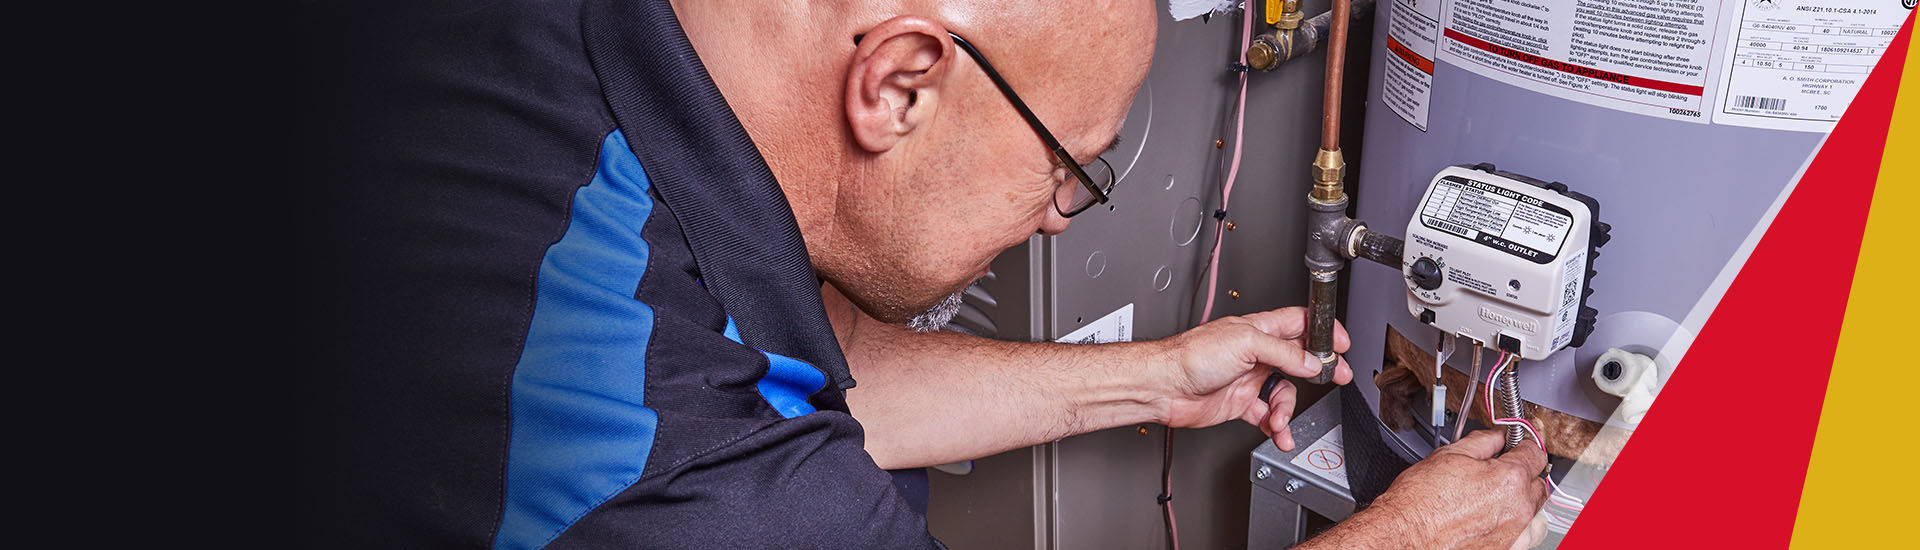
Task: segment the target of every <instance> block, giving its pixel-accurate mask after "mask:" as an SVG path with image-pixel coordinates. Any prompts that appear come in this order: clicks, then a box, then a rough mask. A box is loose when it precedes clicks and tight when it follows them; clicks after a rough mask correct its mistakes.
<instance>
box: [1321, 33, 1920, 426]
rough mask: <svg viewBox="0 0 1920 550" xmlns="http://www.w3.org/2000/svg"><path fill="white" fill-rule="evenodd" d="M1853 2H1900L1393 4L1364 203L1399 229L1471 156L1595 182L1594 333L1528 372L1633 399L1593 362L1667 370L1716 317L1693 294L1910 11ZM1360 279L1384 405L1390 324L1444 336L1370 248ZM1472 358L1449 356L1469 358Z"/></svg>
mask: <svg viewBox="0 0 1920 550" xmlns="http://www.w3.org/2000/svg"><path fill="white" fill-rule="evenodd" d="M1801 4H1805V5H1806V6H1809V7H1815V8H1818V9H1799V7H1800V5H1801ZM1853 4H1861V5H1863V6H1866V5H1872V6H1878V7H1880V8H1885V7H1886V5H1887V4H1890V3H1888V2H1867V1H1837V2H1836V1H1825V2H1812V1H1811V0H1777V1H1769V2H1751V1H1741V0H1725V1H1716V0H1699V1H1696V2H1678V3H1621V2H1613V3H1593V2H1587V1H1580V0H1540V1H1536V2H1524V3H1522V2H1505V1H1498V0H1391V1H1386V2H1382V3H1381V4H1380V5H1379V8H1378V10H1379V11H1378V16H1377V17H1376V18H1375V32H1374V33H1373V41H1374V42H1373V48H1372V51H1373V52H1375V55H1374V56H1373V58H1372V59H1371V62H1370V70H1371V71H1372V73H1371V74H1372V78H1370V79H1369V84H1368V88H1369V89H1368V91H1367V109H1366V112H1367V115H1366V123H1365V124H1366V126H1365V133H1364V144H1362V147H1363V148H1362V151H1363V152H1364V153H1365V156H1364V159H1363V161H1362V162H1363V164H1362V165H1361V166H1360V167H1359V170H1358V175H1359V177H1358V181H1357V182H1354V183H1353V184H1352V189H1353V190H1354V194H1355V196H1356V202H1357V205H1356V206H1357V209H1358V212H1357V215H1356V217H1357V218H1359V219H1362V220H1366V221H1367V222H1368V223H1369V224H1370V225H1371V226H1372V227H1374V228H1398V227H1405V224H1406V223H1407V221H1408V220H1409V219H1410V217H1411V216H1412V215H1413V214H1414V209H1415V205H1416V203H1418V201H1419V200H1420V198H1421V195H1422V193H1423V192H1424V191H1425V190H1426V189H1427V187H1428V185H1429V183H1430V182H1431V181H1433V180H1434V178H1435V175H1436V174H1437V173H1439V172H1440V171H1441V170H1443V169H1445V168H1447V167H1449V166H1455V165H1474V164H1479V163H1493V164H1494V165H1497V166H1498V167H1499V168H1500V169H1501V170H1506V171H1512V172H1516V173H1521V174H1526V175H1528V176H1531V177H1533V178H1537V179H1540V180H1545V181H1553V182H1560V183H1564V184H1565V185H1566V186H1567V187H1568V188H1570V189H1573V190H1576V191H1578V192H1580V193H1584V194H1586V195H1588V196H1591V197H1593V198H1594V199H1596V200H1597V202H1598V203H1599V205H1600V209H1599V210H1600V218H1601V221H1604V222H1606V223H1609V224H1611V225H1612V241H1611V243H1609V244H1608V245H1607V246H1606V248H1604V249H1603V251H1602V253H1601V254H1600V255H1599V257H1598V258H1596V260H1595V262H1594V266H1593V267H1594V270H1595V272H1596V273H1597V274H1598V275H1597V277H1595V278H1594V280H1592V281H1591V287H1592V288H1593V289H1594V290H1595V292H1594V294H1593V296H1592V297H1591V299H1590V300H1589V305H1591V306H1592V307H1594V308H1596V309H1597V310H1598V311H1599V318H1598V322H1597V323H1596V326H1595V329H1594V332H1593V333H1592V335H1591V337H1590V338H1588V339H1587V341H1586V345H1585V346H1582V347H1581V348H1578V349H1575V348H1568V349H1564V350H1561V351H1559V352H1557V353H1554V354H1553V355H1551V356H1549V357H1548V358H1547V359H1545V360H1542V361H1537V362H1525V363H1522V364H1521V366H1520V367H1519V368H1520V371H1519V373H1520V380H1521V383H1520V387H1521V392H1520V393H1521V395H1522V396H1523V397H1524V398H1525V399H1526V400H1528V401H1532V402H1534V403H1537V404H1539V405H1542V406H1545V407H1548V408H1552V409H1556V410H1559V411H1561V412H1565V413H1568V414H1572V415H1574V416H1578V417H1581V418H1586V419H1589V420H1594V421H1600V422H1604V421H1606V420H1607V418H1608V417H1609V415H1610V414H1611V413H1612V412H1613V410H1614V409H1615V407H1617V406H1618V404H1619V403H1620V398H1618V397H1615V396H1613V395H1610V394H1607V393H1605V392H1602V391H1600V389H1598V388H1597V387H1595V384H1594V378H1593V377H1592V369H1593V368H1594V365H1593V362H1594V361H1593V360H1594V359H1595V358H1596V357H1598V356H1599V355H1600V354H1601V353H1604V352H1605V351H1607V349H1609V348H1622V349H1629V350H1638V351H1639V352H1641V353H1647V354H1649V355H1657V356H1659V357H1656V358H1657V359H1659V360H1660V361H1662V362H1663V364H1662V366H1661V368H1662V369H1665V370H1670V369H1671V368H1672V366H1673V365H1672V362H1673V361H1674V359H1676V357H1677V355H1676V354H1674V353H1672V352H1673V351H1674V349H1673V348H1671V347H1669V349H1667V353H1665V354H1662V353H1661V352H1660V350H1661V348H1663V347H1667V346H1666V344H1667V343H1668V340H1669V339H1672V338H1685V335H1686V334H1689V333H1690V332H1689V331H1697V329H1698V326H1697V325H1698V324H1699V323H1701V322H1704V320H1705V319H1704V315H1699V314H1697V313H1696V307H1704V308H1706V309H1702V310H1701V311H1710V306H1711V302H1712V300H1713V299H1717V298H1710V299H1709V300H1707V301H1706V302H1705V303H1703V300H1702V299H1703V296H1709V295H1711V294H1713V293H1710V292H1709V288H1710V287H1711V286H1712V285H1714V283H1715V280H1716V278H1717V277H1719V276H1721V273H1722V270H1723V268H1725V267H1727V265H1728V262H1729V260H1730V259H1732V258H1734V257H1735V256H1736V252H1738V251H1739V250H1740V249H1741V247H1742V243H1743V242H1745V241H1747V239H1748V237H1749V235H1750V234H1752V233H1753V232H1754V230H1755V228H1756V226H1757V224H1758V223H1760V221H1761V220H1762V219H1763V217H1764V216H1766V215H1767V214H1768V212H1769V211H1770V210H1771V209H1772V208H1773V207H1774V205H1775V204H1776V201H1777V200H1779V199H1781V198H1783V192H1784V191H1786V190H1787V189H1788V184H1789V182H1790V181H1791V180H1793V179H1794V178H1795V176H1796V174H1797V173H1798V172H1799V171H1800V170H1801V169H1803V167H1804V165H1805V163H1806V162H1807V161H1808V160H1809V157H1810V155H1811V153H1812V152H1813V151H1814V150H1815V149H1816V147H1817V146H1818V145H1819V144H1820V143H1821V141H1822V140H1823V139H1824V137H1825V135H1826V132H1827V131H1830V130H1831V128H1832V126H1833V120H1835V119H1837V118H1838V116H1839V114H1840V113H1842V112H1844V111H1845V108H1846V105H1847V103H1848V102H1850V100H1851V98H1852V95H1853V93H1854V92H1855V91H1857V90H1858V87H1859V85H1860V83H1861V82H1862V81H1864V80H1865V78H1866V76H1867V73H1868V72H1869V71H1870V70H1871V67H1872V65H1873V64H1874V62H1875V61H1877V59H1878V56H1879V51H1880V50H1881V49H1882V48H1884V47H1885V46H1886V45H1887V43H1888V42H1890V40H1891V38H1892V37H1893V35H1894V34H1895V32H1897V31H1898V29H1899V27H1900V25H1901V23H1902V22H1903V20H1904V18H1905V15H1906V10H1904V9H1894V10H1886V9H1880V10H1857V11H1866V12H1873V13H1871V14H1868V13H1842V12H1844V11H1846V10H1838V11H1835V10H1828V9H1825V8H1832V7H1834V6H1840V7H1846V6H1849V5H1853ZM1661 5H1670V6H1667V7H1666V8H1662V7H1659V6H1661ZM1673 6H1679V7H1677V8H1675V7H1673ZM1895 7H1897V4H1895ZM1894 12H1897V13H1894ZM1388 231H1392V232H1395V233H1397V232H1398V231H1396V230H1388ZM1347 281H1349V282H1348V283H1347V284H1348V285H1349V289H1350V290H1349V297H1348V300H1349V301H1348V305H1347V316H1346V319H1347V325H1346V326H1347V329H1348V331H1349V332H1350V333H1351V335H1352V337H1353V341H1354V346H1353V348H1352V349H1351V350H1350V351H1349V352H1348V355H1347V358H1348V359H1349V361H1350V363H1351V364H1353V365H1355V366H1356V368H1357V369H1360V370H1361V371H1362V372H1357V373H1356V374H1357V375H1358V376H1356V381H1357V382H1356V383H1357V384H1358V385H1359V386H1360V388H1361V390H1362V393H1363V394H1364V395H1366V397H1367V399H1368V401H1369V406H1370V407H1371V408H1373V409H1374V410H1376V411H1377V410H1378V406H1379V390H1378V388H1376V387H1374V384H1373V382H1372V377H1373V375H1374V374H1375V372H1371V371H1372V370H1373V369H1376V368H1378V366H1380V365H1381V364H1382V358H1383V357H1382V355H1383V353H1384V348H1385V343H1386V333H1387V331H1388V328H1389V327H1391V328H1392V329H1393V330H1396V331H1398V332H1399V333H1400V334H1402V335H1404V336H1405V337H1407V338H1408V339H1409V340H1410V341H1412V342H1414V343H1417V344H1418V345H1420V346H1422V347H1423V348H1424V349H1427V350H1429V351H1431V350H1432V349H1433V347H1434V346H1435V345H1436V342H1437V341H1438V336H1439V335H1438V333H1437V332H1436V331H1435V330H1434V329H1432V328H1430V327H1428V326H1427V325H1424V324H1422V323H1421V321H1420V320H1419V319H1417V318H1416V317H1415V316H1414V315H1412V314H1410V313H1409V309H1408V305H1407V299H1408V289H1407V282H1406V280H1405V279H1404V278H1403V276H1402V273H1401V272H1400V271H1397V270H1394V269H1384V268H1382V267H1381V266H1378V265H1374V264H1369V263H1366V262H1358V263H1356V264H1355V265H1354V266H1352V267H1351V268H1349V278H1348V279H1347ZM1689 315H1693V317H1692V318H1689ZM1462 343H1463V344H1465V342H1462ZM1682 343H1684V342H1682ZM1680 347H1681V348H1684V345H1682V346H1680ZM1462 349H1463V350H1464V349H1466V348H1465V347H1464V346H1463V347H1462ZM1469 356H1470V354H1468V353H1455V354H1454V355H1453V358H1452V360H1450V361H1449V364H1450V365H1452V366H1453V368H1454V369H1457V370H1459V371H1461V372H1466V371H1467V370H1468V369H1467V364H1468V363H1467V358H1468V357H1469ZM1429 357H1431V355H1429ZM1428 361H1431V359H1428ZM1487 362H1488V363H1491V362H1492V357H1491V356H1489V357H1488V359H1487ZM1428 364H1429V365H1430V364H1431V363H1428ZM1397 437H1399V438H1400V439H1401V440H1402V441H1403V442H1405V443H1407V444H1408V445H1407V446H1408V447H1410V448H1411V450H1415V451H1419V452H1424V450H1425V449H1426V448H1427V443H1426V442H1424V441H1423V438H1421V437H1416V436H1414V435H1412V434H1410V433H1401V434H1397Z"/></svg>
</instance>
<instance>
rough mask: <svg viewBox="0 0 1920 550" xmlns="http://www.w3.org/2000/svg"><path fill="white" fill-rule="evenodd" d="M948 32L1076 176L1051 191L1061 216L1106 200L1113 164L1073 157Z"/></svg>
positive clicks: (990, 68)
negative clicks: (1087, 161)
mask: <svg viewBox="0 0 1920 550" xmlns="http://www.w3.org/2000/svg"><path fill="white" fill-rule="evenodd" d="M865 36H866V35H864V34H863V35H856V36H854V37H853V43H854V44H859V43H860V39H861V38H864V37H865ZM947 36H951V37H953V43H954V44H955V45H958V46H960V49H962V50H966V52H967V56H968V57H972V58H973V62H974V63H978V64H980V69H981V70H983V71H986V73H987V78H989V79H992V80H993V85H994V87H997V88H1000V93H1001V95H1005V96H1007V102H1009V103H1012V104H1013V108H1014V110H1016V111H1019V112H1020V118H1024V119H1026V120H1027V125H1028V126H1032V127H1033V132H1034V133H1036V134H1039V135H1040V141H1041V143H1044V144H1046V146H1047V149H1048V150H1051V151H1053V156H1054V157H1055V158H1058V159H1059V161H1060V164H1061V165H1062V166H1065V167H1066V168H1067V171H1068V172H1071V173H1072V174H1073V178H1074V179H1076V180H1079V182H1080V185H1067V186H1059V188H1058V189H1056V190H1055V191H1054V193H1053V208H1054V209H1055V210H1058V211H1059V212H1060V215H1061V216H1064V217H1068V218H1071V217H1073V216H1074V215H1076V214H1079V213H1081V212H1084V211H1086V210H1087V209H1088V208H1091V207H1093V205H1096V204H1106V202H1107V195H1108V194H1111V193H1112V192H1113V183H1114V174H1113V165H1111V164H1108V163H1107V159H1104V158H1100V157H1097V156H1096V157H1094V159H1093V162H1090V163H1087V164H1080V162H1079V161H1077V160H1074V158H1073V155H1072V154H1071V153H1068V152H1067V148H1066V147H1065V146H1062V145H1060V140H1058V139H1054V137H1053V132H1049V131H1047V126H1046V125H1045V124H1041V123H1040V117H1037V116H1034V114H1033V110H1032V109H1028V108H1027V103H1026V102H1024V101H1020V95H1019V94H1015V93H1013V87H1012V86H1008V85H1007V81H1006V79H1004V78H1000V72H999V71H995V70H993V63H989V62H987V58H986V56H983V55H980V50H978V49H975V48H974V47H973V44H971V43H969V42H967V39H965V38H961V37H960V35H958V34H954V33H953V32H951V31H949V32H948V33H947Z"/></svg>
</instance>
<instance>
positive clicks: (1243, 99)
mask: <svg viewBox="0 0 1920 550" xmlns="http://www.w3.org/2000/svg"><path fill="white" fill-rule="evenodd" d="M1240 19H1241V20H1242V21H1244V23H1242V24H1241V26H1240V64H1241V65H1246V64H1247V46H1249V45H1251V41H1252V40H1253V15H1252V14H1250V13H1248V12H1247V11H1246V10H1241V12H1240ZM1233 118H1234V120H1233V164H1232V166H1231V167H1229V168H1228V169H1227V183H1226V185H1223V186H1221V187H1220V210H1221V211H1226V209H1227V200H1228V198H1230V197H1232V196H1233V180H1234V178H1235V177H1237V176H1239V175H1240V141H1241V140H1240V138H1241V137H1242V136H1243V135H1245V132H1246V129H1247V73H1246V72H1244V71H1242V72H1241V73H1240V102H1239V107H1238V108H1236V109H1235V114H1234V117H1233ZM1215 223H1219V222H1218V221H1216V222H1215ZM1213 234H1214V237H1213V252H1212V253H1211V254H1210V255H1211V256H1212V259H1209V260H1207V307H1206V308H1204V309H1202V310H1201V311H1200V322H1202V323H1205V322H1207V321H1208V320H1211V319H1213V298H1214V293H1215V292H1216V290H1215V289H1216V288H1217V287H1216V286H1215V285H1217V284H1219V282H1220V243H1221V242H1223V241H1225V240H1226V231H1225V230H1223V229H1215V230H1214V233H1213Z"/></svg>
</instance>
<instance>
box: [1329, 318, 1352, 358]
mask: <svg viewBox="0 0 1920 550" xmlns="http://www.w3.org/2000/svg"><path fill="white" fill-rule="evenodd" d="M1350 347H1353V339H1352V338H1348V337H1347V326H1346V325H1343V324H1341V323H1340V320H1339V319H1334V320H1333V351H1335V352H1339V353H1346V352H1347V348H1350Z"/></svg>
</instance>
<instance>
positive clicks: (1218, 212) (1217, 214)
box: [1213, 208, 1227, 220]
mask: <svg viewBox="0 0 1920 550" xmlns="http://www.w3.org/2000/svg"><path fill="white" fill-rule="evenodd" d="M1213 219H1216V220H1224V219H1227V211H1226V210H1222V209H1217V208H1216V209H1214V211H1213Z"/></svg>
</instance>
